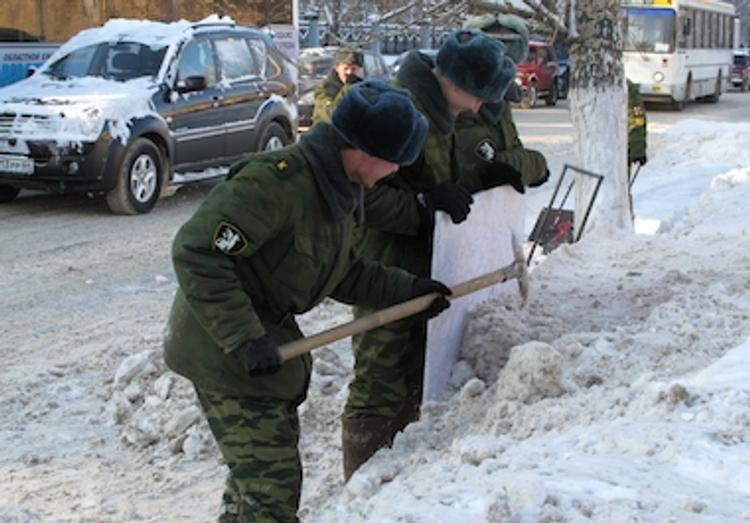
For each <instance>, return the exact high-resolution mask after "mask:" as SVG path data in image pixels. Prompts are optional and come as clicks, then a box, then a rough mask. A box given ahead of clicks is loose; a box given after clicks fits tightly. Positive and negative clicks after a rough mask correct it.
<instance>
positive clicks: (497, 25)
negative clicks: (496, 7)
mask: <svg viewBox="0 0 750 523" xmlns="http://www.w3.org/2000/svg"><path fill="white" fill-rule="evenodd" d="M464 29H477V30H479V31H482V32H484V33H486V34H488V35H490V36H491V37H493V38H497V39H499V40H500V41H501V42H503V43H504V44H505V54H506V55H507V56H508V57H510V58H511V59H512V60H513V61H514V62H516V64H520V63H521V62H523V61H524V60H526V57H527V56H528V55H529V29H528V28H527V27H526V24H525V23H524V21H523V20H522V19H521V18H519V17H517V16H514V15H503V14H494V15H490V14H486V15H480V16H473V17H471V18H469V19H468V20H466V21H465V22H464Z"/></svg>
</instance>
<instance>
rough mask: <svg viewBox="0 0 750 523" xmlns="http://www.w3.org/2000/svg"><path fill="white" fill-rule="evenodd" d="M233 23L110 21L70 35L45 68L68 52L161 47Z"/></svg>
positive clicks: (217, 20)
mask: <svg viewBox="0 0 750 523" xmlns="http://www.w3.org/2000/svg"><path fill="white" fill-rule="evenodd" d="M234 24H235V22H234V20H233V19H231V18H229V17H226V16H225V17H219V16H218V15H211V16H208V17H206V18H204V19H203V20H200V21H199V22H189V21H187V20H179V21H177V22H170V23H164V22H154V21H151V20H130V19H125V18H113V19H111V20H109V21H107V23H105V24H104V25H102V26H100V27H92V28H91V29H84V30H83V31H81V32H79V33H78V34H76V35H75V36H73V37H72V38H71V39H70V40H68V41H67V42H65V43H64V44H63V45H62V46H60V48H59V49H58V50H57V51H55V53H54V54H53V55H52V56H50V58H49V59H48V60H47V62H46V63H45V65H46V64H50V63H54V62H56V61H57V60H59V59H60V58H61V57H63V56H65V55H67V54H68V53H70V52H71V51H75V50H76V49H81V48H83V47H86V46H89V45H93V44H97V43H100V42H125V41H131V42H138V43H141V44H144V45H148V46H153V47H163V46H168V45H171V44H173V43H177V42H179V41H181V40H183V39H185V38H187V37H189V36H190V35H192V34H193V32H194V31H195V30H198V29H200V28H201V26H216V25H226V26H227V27H231V26H233V25H234ZM42 67H44V66H42Z"/></svg>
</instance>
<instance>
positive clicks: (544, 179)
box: [529, 169, 549, 187]
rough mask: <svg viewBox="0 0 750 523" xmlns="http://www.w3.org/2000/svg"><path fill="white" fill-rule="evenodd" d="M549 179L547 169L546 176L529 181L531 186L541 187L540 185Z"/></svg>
mask: <svg viewBox="0 0 750 523" xmlns="http://www.w3.org/2000/svg"><path fill="white" fill-rule="evenodd" d="M547 180H549V169H547V170H546V171H545V173H544V176H542V177H541V178H539V179H538V180H536V181H533V182H531V183H529V187H539V186H540V185H542V184H545V183H547Z"/></svg>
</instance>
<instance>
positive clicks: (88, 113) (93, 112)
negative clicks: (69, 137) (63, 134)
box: [64, 107, 103, 136]
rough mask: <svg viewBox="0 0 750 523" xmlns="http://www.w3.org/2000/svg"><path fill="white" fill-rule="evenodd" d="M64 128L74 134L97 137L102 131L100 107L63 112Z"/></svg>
mask: <svg viewBox="0 0 750 523" xmlns="http://www.w3.org/2000/svg"><path fill="white" fill-rule="evenodd" d="M64 116H65V127H66V129H67V130H68V131H69V132H71V133H74V134H82V135H87V136H91V135H99V133H101V131H102V124H103V121H102V110H101V108H100V107H86V108H84V109H76V110H72V111H65V115H64Z"/></svg>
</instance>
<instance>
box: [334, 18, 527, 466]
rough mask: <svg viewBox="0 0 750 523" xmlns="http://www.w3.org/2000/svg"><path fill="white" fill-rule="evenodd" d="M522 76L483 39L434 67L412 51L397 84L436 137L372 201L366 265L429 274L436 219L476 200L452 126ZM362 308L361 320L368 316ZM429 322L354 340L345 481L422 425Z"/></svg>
mask: <svg viewBox="0 0 750 523" xmlns="http://www.w3.org/2000/svg"><path fill="white" fill-rule="evenodd" d="M514 74H515V66H514V65H513V62H512V61H511V60H510V59H509V58H507V57H506V56H505V55H504V50H503V44H502V43H500V42H498V41H496V40H493V39H491V38H489V37H487V36H485V35H483V34H482V33H479V32H477V31H465V30H460V31H457V32H454V33H452V34H451V35H450V36H449V37H448V39H447V40H446V42H445V44H444V45H443V46H442V47H441V49H440V50H439V52H438V54H437V56H436V58H435V61H434V62H433V61H432V59H430V58H429V57H428V56H426V55H424V54H421V53H418V52H416V51H415V52H412V53H411V54H409V55H407V57H406V58H405V59H404V62H403V65H402V66H401V67H400V68H399V71H398V76H397V78H396V80H395V83H396V84H397V85H398V86H401V87H405V88H407V89H409V91H410V93H411V96H412V99H413V101H414V103H415V105H416V106H417V108H418V109H419V110H420V111H421V112H422V113H423V114H424V115H425V116H426V117H427V119H428V121H429V124H430V128H429V133H428V136H427V141H426V143H425V146H424V149H423V151H422V153H421V154H420V155H419V158H418V159H417V161H416V162H415V163H414V164H413V165H411V166H408V167H406V168H402V169H401V170H399V171H398V172H397V173H396V174H395V175H394V176H392V177H389V178H387V179H385V180H383V181H382V182H381V183H379V184H378V185H377V186H375V187H374V188H373V189H369V190H367V191H366V193H365V209H366V213H365V227H364V231H363V240H362V242H361V245H360V246H361V249H362V252H363V253H364V255H365V256H369V257H372V258H375V259H378V260H379V261H381V262H382V263H384V264H386V265H396V266H398V267H401V268H404V269H406V270H408V271H410V272H412V273H414V274H418V275H421V276H425V277H426V276H428V275H429V274H430V260H431V256H432V253H431V242H432V229H433V216H434V212H435V211H436V210H442V211H445V212H447V213H448V214H449V215H450V217H451V219H452V221H453V222H454V223H459V222H461V221H463V220H464V219H466V216H467V214H468V213H469V210H470V205H471V203H472V197H471V194H470V192H469V191H468V190H467V189H466V188H465V187H463V186H461V185H460V184H459V183H458V181H459V166H458V165H457V159H456V157H455V155H454V146H453V141H454V135H453V125H454V122H455V118H456V116H457V115H458V114H459V113H461V112H463V111H467V110H468V111H473V112H476V111H478V110H479V108H480V107H481V105H482V103H483V102H488V101H489V102H499V101H500V100H502V97H503V95H504V93H505V89H506V88H507V86H508V84H509V83H510V81H511V80H512V79H513V76H514ZM371 311H372V310H371V309H370V308H369V307H366V306H360V307H356V308H355V310H354V315H355V317H360V316H363V315H365V314H368V313H370V312H371ZM425 332H426V322H424V321H412V320H404V321H400V322H395V323H392V324H390V325H387V326H385V327H382V328H379V329H375V330H372V331H370V332H367V333H365V334H362V335H360V336H356V337H355V338H354V340H353V343H352V347H353V350H354V356H355V367H354V378H353V381H352V383H351V384H350V387H349V397H348V399H347V403H346V406H345V409H344V415H343V419H342V449H343V461H344V477H345V478H346V479H348V478H349V477H350V476H351V475H352V473H353V472H354V471H355V470H356V469H357V468H359V466H360V465H361V464H362V463H364V462H365V461H366V460H367V459H368V458H369V457H370V456H371V455H372V454H373V453H375V451H377V450H378V449H379V448H381V447H383V446H386V445H389V444H390V443H391V441H392V439H393V437H394V435H395V434H396V433H397V432H398V431H399V430H401V429H403V427H405V426H406V425H407V424H408V423H410V422H412V421H414V420H415V419H416V418H417V417H418V413H419V407H420V404H421V397H422V372H423V369H424V350H425V344H424V342H425Z"/></svg>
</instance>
